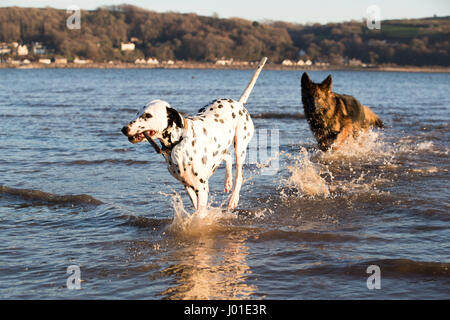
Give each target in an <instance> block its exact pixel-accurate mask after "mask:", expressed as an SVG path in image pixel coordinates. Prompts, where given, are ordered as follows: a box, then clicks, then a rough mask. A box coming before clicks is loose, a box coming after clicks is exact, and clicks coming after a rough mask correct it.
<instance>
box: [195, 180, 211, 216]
mask: <svg viewBox="0 0 450 320" xmlns="http://www.w3.org/2000/svg"><path fill="white" fill-rule="evenodd" d="M208 193H209V184H208V181H205V182H204V183H202V186H201V187H200V188H199V190H198V191H197V199H198V200H197V210H198V211H203V210H204V209H206V208H207V206H208Z"/></svg>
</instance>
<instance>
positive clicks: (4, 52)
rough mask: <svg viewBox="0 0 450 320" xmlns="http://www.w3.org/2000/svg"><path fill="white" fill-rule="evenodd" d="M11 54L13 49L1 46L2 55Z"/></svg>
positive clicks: (4, 45)
mask: <svg viewBox="0 0 450 320" xmlns="http://www.w3.org/2000/svg"><path fill="white" fill-rule="evenodd" d="M8 53H11V49H10V48H9V47H8V46H7V45H6V44H0V54H8Z"/></svg>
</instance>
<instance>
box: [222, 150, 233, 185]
mask: <svg viewBox="0 0 450 320" xmlns="http://www.w3.org/2000/svg"><path fill="white" fill-rule="evenodd" d="M223 160H224V161H225V168H226V173H225V192H226V193H228V192H230V191H231V188H232V187H233V176H232V166H233V164H232V158H231V154H229V153H226V154H225V155H224V157H223Z"/></svg>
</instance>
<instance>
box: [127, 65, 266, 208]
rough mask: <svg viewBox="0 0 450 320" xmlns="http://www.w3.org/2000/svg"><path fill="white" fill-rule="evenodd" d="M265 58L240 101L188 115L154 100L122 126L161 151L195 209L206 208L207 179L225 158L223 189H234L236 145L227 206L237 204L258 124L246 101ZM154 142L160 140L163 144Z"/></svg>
mask: <svg viewBox="0 0 450 320" xmlns="http://www.w3.org/2000/svg"><path fill="white" fill-rule="evenodd" d="M266 61H267V58H263V59H262V60H261V62H260V64H259V65H258V67H257V69H256V71H255V74H254V75H253V78H252V79H251V81H250V83H249V84H248V86H247V88H246V90H245V91H244V93H243V94H242V96H241V98H240V100H239V101H236V100H233V99H217V100H214V101H213V102H211V103H210V104H208V105H206V106H204V107H203V108H201V109H200V110H199V111H198V113H197V114H196V115H195V116H185V115H184V114H181V113H180V112H178V111H176V110H175V109H173V108H172V107H171V106H170V105H169V103H167V102H165V101H162V100H153V101H151V102H149V103H148V104H147V105H146V106H144V108H143V111H142V113H138V115H139V114H140V115H139V117H138V118H137V119H135V120H133V121H131V122H130V123H129V124H128V125H126V126H124V127H123V128H122V133H123V134H124V135H126V136H127V137H128V140H129V142H131V143H133V144H135V143H139V142H142V141H146V140H147V141H148V142H150V143H151V144H152V146H153V147H154V148H155V150H156V152H158V153H162V155H163V156H164V158H165V161H166V163H167V165H168V169H169V172H170V174H171V175H172V176H173V177H174V178H175V179H177V180H179V181H180V182H181V183H182V184H183V185H184V186H185V189H186V191H187V193H188V195H189V197H190V199H191V201H192V204H193V206H194V208H195V209H196V210H202V209H205V208H206V207H207V204H208V194H209V185H208V180H209V178H210V177H211V175H212V174H213V173H214V171H215V170H216V169H217V168H218V167H219V166H220V164H221V163H222V162H223V161H224V162H225V165H226V174H225V191H226V192H227V193H229V192H230V191H231V189H232V187H233V178H232V157H231V153H230V152H229V149H230V146H231V145H232V144H233V143H234V154H235V160H236V175H235V181H234V188H233V191H232V193H231V196H230V197H229V200H228V209H230V210H232V209H234V208H236V207H237V205H238V202H239V193H240V190H241V186H242V182H243V171H242V170H243V164H244V162H245V157H246V150H247V146H248V144H249V142H250V140H251V139H252V136H253V132H254V126H253V122H252V119H251V117H250V114H249V113H248V111H247V110H246V109H245V107H244V105H245V103H246V102H247V99H248V97H249V95H250V93H251V91H252V89H253V86H254V85H255V82H256V79H257V78H258V76H259V73H260V72H261V70H262V68H263V67H264V64H265V63H266ZM155 140H159V141H160V143H161V148H159V146H158V144H157V143H156V142H155Z"/></svg>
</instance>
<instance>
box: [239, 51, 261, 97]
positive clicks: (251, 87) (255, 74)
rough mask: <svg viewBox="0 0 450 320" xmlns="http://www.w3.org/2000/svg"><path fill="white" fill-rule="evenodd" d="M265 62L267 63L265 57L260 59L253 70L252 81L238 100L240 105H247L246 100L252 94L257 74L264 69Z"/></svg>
mask: <svg viewBox="0 0 450 320" xmlns="http://www.w3.org/2000/svg"><path fill="white" fill-rule="evenodd" d="M266 61H267V57H264V58H262V59H261V61H260V62H259V64H258V67H256V70H255V73H254V74H253V77H252V79H251V80H250V82H249V83H248V85H247V88H246V89H245V90H244V92H243V93H242V95H241V98H240V99H239V102H241V103H242V104H246V103H247V99H248V97H249V95H250V93H251V92H252V89H253V87H254V86H255V83H256V79H258V76H259V73H260V72H261V70H262V69H263V68H264V65H265V64H266Z"/></svg>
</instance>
